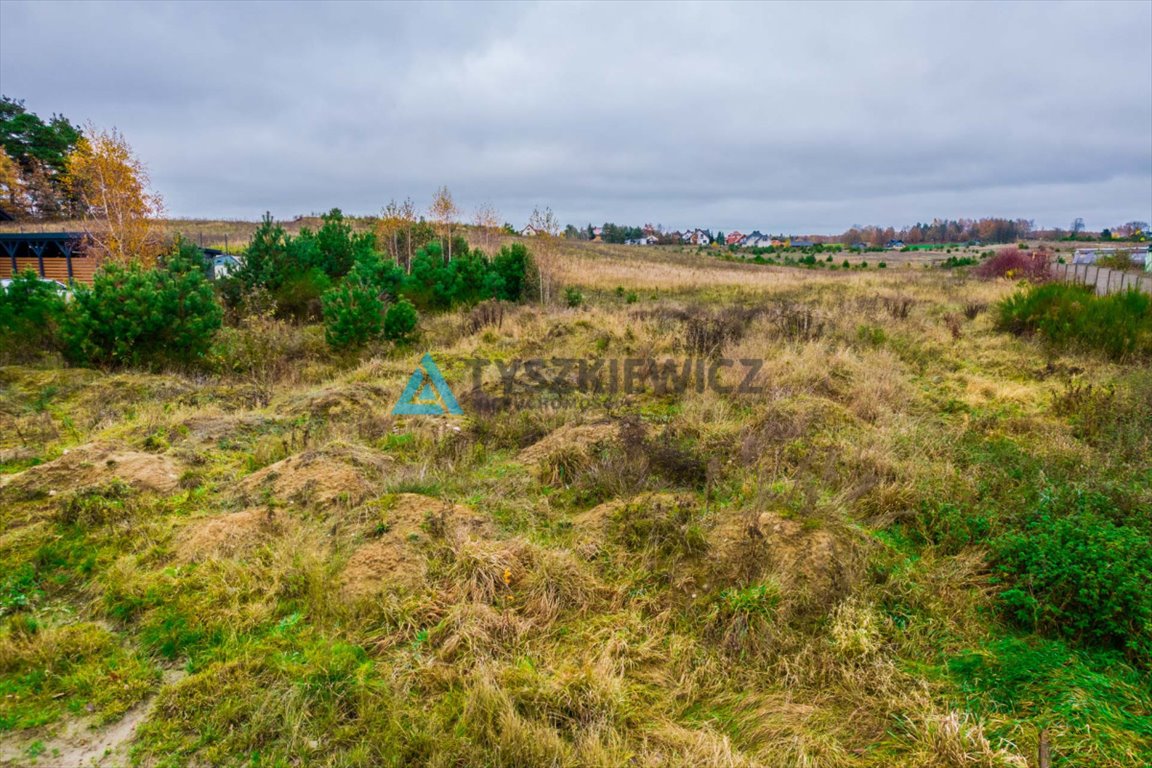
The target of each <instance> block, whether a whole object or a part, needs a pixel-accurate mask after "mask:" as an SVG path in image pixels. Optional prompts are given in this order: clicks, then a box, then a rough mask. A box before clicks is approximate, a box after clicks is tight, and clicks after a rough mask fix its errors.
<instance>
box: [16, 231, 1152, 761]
mask: <svg viewBox="0 0 1152 768" xmlns="http://www.w3.org/2000/svg"><path fill="white" fill-rule="evenodd" d="M589 254H591V255H589ZM638 258H639V257H637V259H638ZM637 259H632V258H631V257H630V258H629V260H627V261H626V260H624V259H623V258H619V257H617V256H615V255H614V252H611V251H609V250H607V249H602V250H600V251H595V252H579V251H577V250H570V251H569V250H565V251H562V252H557V253H553V254H551V255H550V256H549V255H546V254H542V255H541V264H542V266H541V271H542V273H544V274H546V275H547V276H549V279H550V280H553V281H554V284H552V285H551V290H548V289H546V290H544V293H545V294H546V296H548V297H549V298H551V302H549V303H544V304H541V303H529V304H523V305H507V304H493V303H485V304H482V305H480V306H479V307H475V308H462V309H458V310H455V311H452V312H448V313H444V314H439V315H427V316H425V317H423V318H422V320H421V331H420V336H419V337H418V340H417V341H415V342H413V343H411V344H408V345H406V346H405V345H401V346H392V345H384V344H380V345H377V346H376V347H371V348H370V349H369V351H368V352H366V353H364V354H361V355H359V356H357V355H356V354H354V353H345V354H339V353H335V352H332V351H330V349H329V348H328V346H327V345H326V344H325V342H324V330H323V328H322V327H321V326H318V325H303V326H299V325H292V324H289V323H286V322H282V321H277V320H274V319H270V318H269V317H267V316H257V317H253V318H251V319H249V320H247V321H244V322H242V323H241V325H240V326H239V327H236V328H227V329H225V331H224V333H225V334H226V340H227V342H228V344H227V345H225V347H224V350H225V351H224V352H223V353H221V354H227V355H229V356H230V357H229V360H228V361H227V362H228V364H227V365H222V366H219V367H218V368H217V370H224V371H227V373H224V374H220V373H213V374H205V373H200V374H180V373H167V374H158V373H144V372H139V371H134V370H128V369H118V370H114V371H110V372H102V371H98V370H92V369H84V368H70V367H64V366H62V365H60V364H58V363H54V362H52V361H51V360H45V361H43V362H41V363H38V364H28V365H21V366H8V367H3V368H0V764H5V763H6V761H11V762H12V763H13V764H19V765H25V764H28V765H49V766H54V765H61V764H66V761H67V760H75V759H77V755H80V754H83V755H86V756H88V757H92V755H91V751H89V752H84V751H83V750H84V749H87V747H85V746H83V744H89V743H90V742H91V741H92V740H93V739H97V738H98V737H99V736H100V735H101V734H105V733H108V732H109V731H110V730H112V729H115V728H117V726H118V724H124V723H131V724H132V726H133V728H125V729H122V730H123V733H122V737H123V738H122V739H121V742H122V743H120V742H116V741H115V740H106V741H104V742H102V744H103V746H104V747H107V748H109V749H111V750H112V752H111V754H110V756H109V757H108V758H107V759H106V760H105V764H114V765H115V764H121V763H130V762H132V763H137V764H140V765H145V766H216V765H222V766H412V765H430V766H621V765H636V766H685V767H687V766H765V767H766V768H780V767H782V766H805V767H807V768H840V767H845V768H847V767H848V766H861V767H863V766H876V767H879V766H893V765H899V766H923V767H924V768H928V767H929V766H933V767H935V766H955V767H957V768H959V767H960V766H965V767H968V766H1020V767H1021V768H1022V767H1023V766H1027V765H1034V764H1035V762H1034V761H1035V755H1036V749H1037V739H1038V734H1039V732H1040V730H1041V729H1047V732H1048V734H1049V736H1050V739H1051V743H1052V749H1053V765H1054V766H1060V767H1061V768H1068V767H1070V766H1093V767H1095V766H1115V767H1116V768H1119V767H1121V766H1125V767H1129V766H1141V765H1148V764H1152V676H1150V675H1149V668H1150V665H1152V515H1150V514H1149V513H1150V510H1152V460H1150V458H1149V457H1150V456H1152V437H1150V436H1152V371H1150V369H1149V366H1148V364H1147V360H1146V359H1140V358H1135V359H1134V358H1132V357H1130V356H1129V357H1123V356H1121V357H1119V358H1118V359H1113V358H1110V357H1106V356H1104V355H1103V354H1100V353H1096V352H1090V351H1085V350H1081V349H1079V348H1077V347H1075V346H1071V347H1059V348H1057V347H1053V346H1051V345H1047V344H1045V343H1044V342H1043V341H1042V340H1041V339H1040V338H1038V337H1037V338H1029V337H1017V336H1014V335H1011V334H1009V333H1006V332H1004V331H1001V330H997V328H996V322H997V319H998V312H997V307H996V303H997V302H999V301H1000V300H1002V299H1004V298H1006V297H1007V296H1009V295H1011V293H1012V292H1013V290H1014V286H1013V285H1011V284H1009V283H1006V282H1003V281H1000V282H981V281H978V280H975V279H974V278H972V277H971V276H969V275H968V274H967V273H966V272H965V271H964V270H962V269H961V270H949V271H941V270H921V269H915V270H913V269H888V270H886V271H884V272H879V271H875V270H873V271H870V272H853V273H850V274H849V273H847V272H845V273H819V272H812V271H808V272H802V271H799V270H795V271H793V270H786V269H779V268H770V267H759V266H754V265H743V264H729V263H725V262H720V261H718V260H712V259H700V258H696V259H695V261H693V260H692V257H690V256H689V255H667V256H665V255H661V254H660V253H658V252H654V253H653V254H651V255H649V254H645V255H644V256H643V259H644V260H643V261H641V260H637ZM662 259H665V261H661V260H662ZM540 279H541V282H542V283H543V282H544V281H545V278H543V277H541V278H540ZM562 287H563V288H573V289H575V291H576V293H575V294H573V293H568V294H566V293H565V292H564V291H563V290H562ZM617 287H619V290H617ZM576 297H578V300H577V298H576ZM569 304H573V305H576V306H568V305H569ZM424 352H430V353H431V354H432V356H433V358H434V359H435V361H436V362H437V364H438V365H439V366H440V368H441V370H443V371H444V374H445V377H446V379H447V381H448V383H449V384H450V385H451V387H452V388H453V390H454V392H455V394H456V396H457V398H458V399H459V400H460V403H461V405H462V408H463V410H464V415H463V416H460V417H431V416H409V417H397V416H392V415H390V412H391V408H392V405H393V404H394V403H395V401H396V399H397V398H398V397H399V395H400V392H401V390H402V389H403V388H404V386H405V383H406V382H407V380H408V377H409V376H410V374H411V372H412V370H413V368H414V367H415V366H416V364H417V362H418V361H419V359H420V357H421V356H422V355H423V353H424ZM478 358H479V359H485V360H491V361H500V362H502V363H503V364H505V365H508V364H510V363H511V361H514V360H528V359H539V360H552V359H554V358H555V359H584V360H590V359H606V360H613V359H615V360H624V359H628V358H634V359H640V360H655V361H657V364H659V363H661V362H662V361H665V360H675V361H683V360H684V359H686V358H692V359H704V360H716V359H720V358H725V359H732V360H762V361H763V366H762V368H760V370H759V372H758V374H757V376H756V379H755V381H754V384H755V385H756V387H755V390H756V391H752V392H743V393H740V392H735V391H732V392H721V391H717V390H716V389H715V388H709V387H703V388H697V387H688V388H687V391H684V392H675V391H668V390H667V389H664V390H661V391H657V389H656V388H655V387H653V386H651V385H649V386H646V387H644V388H643V389H642V390H639V391H633V392H631V393H627V394H626V393H624V392H623V391H617V392H615V393H611V392H607V391H601V392H594V391H589V392H582V391H579V390H575V389H569V390H563V389H557V388H555V387H547V388H544V387H541V386H539V384H538V383H537V382H534V381H533V380H532V379H531V378H530V377H529V376H527V375H525V374H523V373H522V374H521V375H519V376H518V377H517V378H516V379H515V380H514V382H513V383H512V384H511V385H510V386H509V387H505V385H504V382H503V380H502V379H501V378H500V375H499V373H500V372H499V369H497V368H496V367H495V365H493V366H489V367H487V368H485V369H484V377H483V381H482V386H481V387H480V388H479V389H474V388H473V372H472V368H471V367H470V363H469V361H470V360H473V359H478ZM733 370H735V369H733ZM734 377H735V374H734V373H733V374H732V375H731V376H729V378H728V379H722V382H724V383H728V384H734V383H737V382H735V381H733V380H732V379H733V378H734ZM698 389H702V390H703V391H698Z"/></svg>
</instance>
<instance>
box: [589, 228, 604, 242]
mask: <svg viewBox="0 0 1152 768" xmlns="http://www.w3.org/2000/svg"><path fill="white" fill-rule="evenodd" d="M603 236H604V227H592V242H594V243H599V242H603V240H604V237H603Z"/></svg>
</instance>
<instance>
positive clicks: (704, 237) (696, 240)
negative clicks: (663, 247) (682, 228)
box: [685, 229, 712, 245]
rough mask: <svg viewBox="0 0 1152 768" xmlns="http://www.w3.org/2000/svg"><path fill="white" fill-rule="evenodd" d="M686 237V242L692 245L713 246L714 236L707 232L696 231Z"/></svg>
mask: <svg viewBox="0 0 1152 768" xmlns="http://www.w3.org/2000/svg"><path fill="white" fill-rule="evenodd" d="M685 237H686V238H687V239H686V240H685V242H688V243H691V244H692V245H711V244H712V236H711V235H710V234H708V232H707V230H703V229H694V230H692V231H691V232H689V233H687V234H686V235H685Z"/></svg>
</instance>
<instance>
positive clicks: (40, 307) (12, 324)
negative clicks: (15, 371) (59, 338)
mask: <svg viewBox="0 0 1152 768" xmlns="http://www.w3.org/2000/svg"><path fill="white" fill-rule="evenodd" d="M63 313H64V299H63V297H62V296H61V295H60V293H59V291H58V290H57V286H56V284H55V283H52V282H49V281H47V280H41V279H40V278H39V277H37V276H36V273H35V272H33V271H31V270H28V271H26V272H22V273H20V274H18V275H16V277H14V278H13V279H12V282H11V284H9V286H8V288H7V289H0V350H3V351H4V353H5V354H6V355H12V356H24V355H27V354H30V353H35V352H39V351H41V350H43V349H46V348H50V347H52V346H54V344H55V342H56V334H57V325H58V324H59V322H60V316H61V315H62V314H63Z"/></svg>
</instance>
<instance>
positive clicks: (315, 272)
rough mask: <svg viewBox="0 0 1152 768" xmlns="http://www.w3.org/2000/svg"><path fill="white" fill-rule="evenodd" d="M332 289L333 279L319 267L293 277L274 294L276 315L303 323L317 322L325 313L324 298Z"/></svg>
mask: <svg viewBox="0 0 1152 768" xmlns="http://www.w3.org/2000/svg"><path fill="white" fill-rule="evenodd" d="M331 287H332V280H331V278H329V277H328V275H327V274H325V272H324V270H322V269H319V268H318V267H312V268H311V269H308V270H306V271H305V272H303V273H301V274H299V275H296V276H295V277H291V278H289V279H288V280H285V281H284V282H283V283H281V284H280V287H279V288H277V289H276V291H275V293H273V298H274V300H275V302H276V314H277V315H279V316H280V317H284V318H290V319H293V320H298V321H302V322H305V321H309V320H316V319H318V318H319V317H320V316H321V312H322V311H323V303H322V299H323V296H324V294H325V293H326V292H327V291H328V290H329V289H330V288H331Z"/></svg>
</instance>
